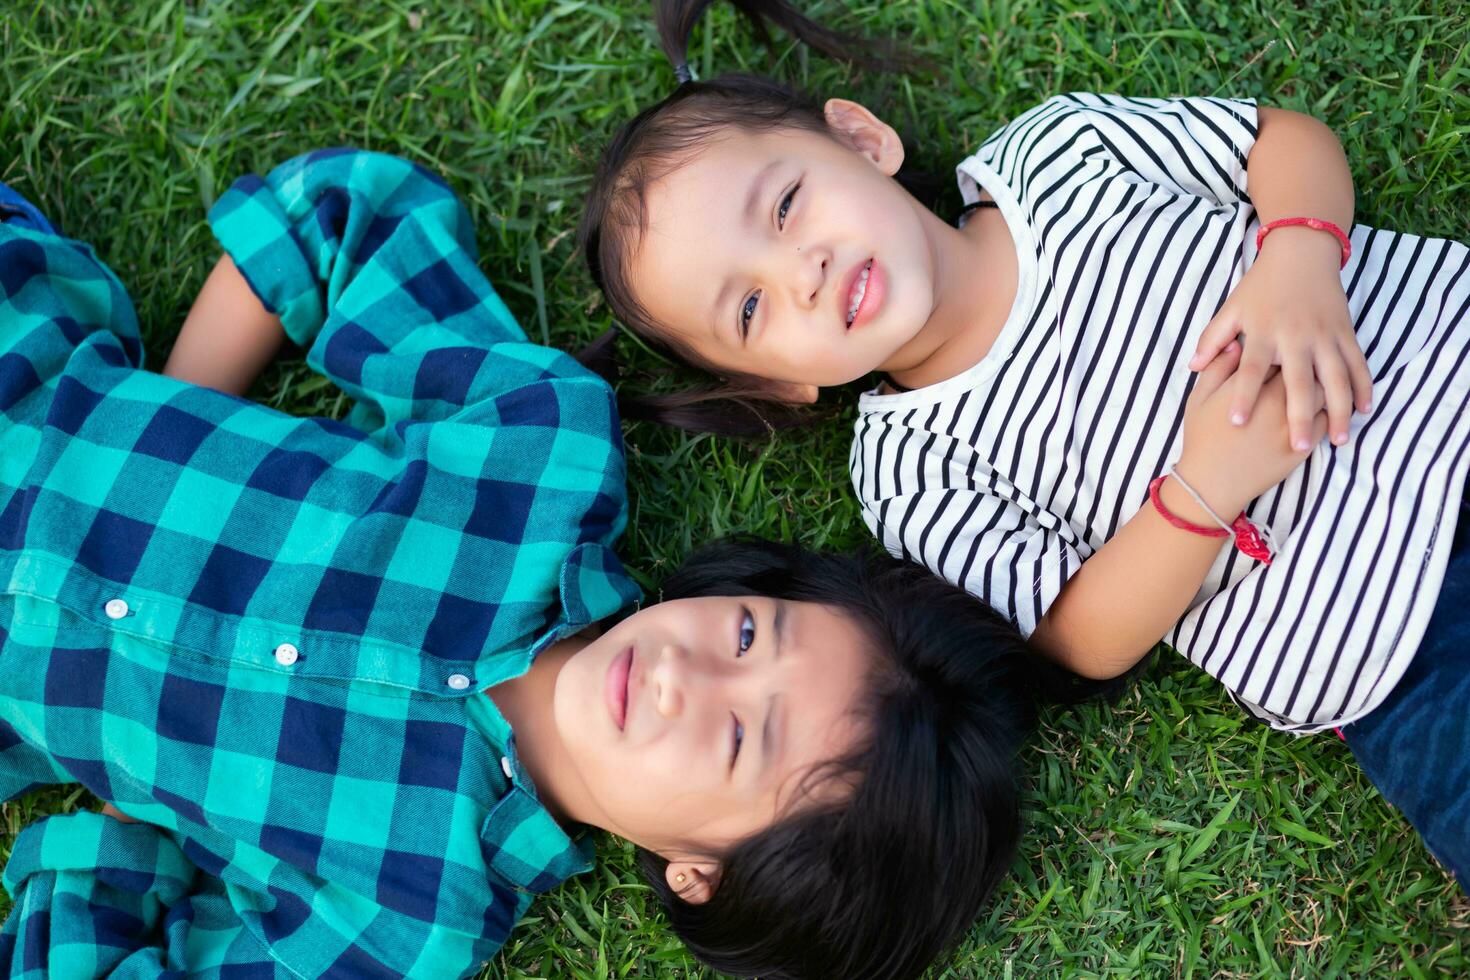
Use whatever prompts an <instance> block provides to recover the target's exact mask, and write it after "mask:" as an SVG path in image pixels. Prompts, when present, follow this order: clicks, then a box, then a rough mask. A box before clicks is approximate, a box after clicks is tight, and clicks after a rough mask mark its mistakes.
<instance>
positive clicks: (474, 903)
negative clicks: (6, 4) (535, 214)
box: [0, 150, 638, 977]
mask: <svg viewBox="0 0 1470 980" xmlns="http://www.w3.org/2000/svg"><path fill="white" fill-rule="evenodd" d="M210 222H211V225H212V227H213V229H214V232H215V234H216V236H217V237H218V238H219V240H220V243H221V244H222V245H223V246H224V248H225V250H226V251H227V252H228V253H229V254H230V255H231V256H232V258H233V259H234V261H235V263H236V264H237V265H238V267H239V268H240V270H241V271H242V272H243V273H244V275H245V278H246V279H247V281H248V282H249V283H250V285H251V287H252V288H253V289H254V290H255V292H256V293H257V294H258V295H259V296H260V298H261V300H262V301H263V302H264V303H265V305H266V306H267V307H268V308H270V309H271V310H273V311H275V312H276V313H278V314H279V315H280V316H281V318H282V322H283V323H284V325H285V329H286V331H287V333H288V334H289V335H290V336H291V338H292V339H293V340H294V341H296V342H297V343H298V344H300V345H302V346H303V347H305V348H306V349H307V362H308V363H309V364H310V365H311V366H312V367H313V368H314V369H316V370H317V371H319V372H321V373H322V374H323V375H324V376H326V377H327V378H330V379H331V380H332V381H333V382H335V383H336V384H337V385H338V386H339V387H341V388H342V390H343V391H345V392H346V393H347V394H348V395H349V396H350V397H351V398H352V399H353V400H354V402H355V407H354V408H353V410H352V412H351V414H350V416H349V417H348V419H347V421H346V422H345V423H341V422H334V421H331V420H326V419H315V418H313V419H304V418H294V417H290V416H287V415H283V414H281V413H279V412H276V411H273V410H271V409H269V408H266V407H264V406H262V405H258V404H255V403H253V402H249V401H245V400H242V399H238V398H233V397H230V396H228V395H224V394H221V393H219V392H215V391H210V390H206V389H203V388H198V387H195V386H192V385H188V384H184V383H180V382H178V381H174V380H172V379H169V378H165V377H162V376H160V375H157V374H153V373H150V372H147V371H144V370H142V349H141V345H140V343H139V339H138V330H137V323H136V319H135V315H134V313H133V309H132V306H131V304H130V302H129V300H128V297H127V295H126V293H125V292H124V290H123V288H122V286H121V284H120V283H119V282H118V280H117V278H116V277H115V276H114V275H113V274H112V272H111V271H110V270H108V269H107V268H106V266H104V265H103V264H102V263H101V262H100V261H99V260H98V259H97V258H96V256H95V255H94V254H93V252H92V250H91V249H90V248H89V247H88V246H86V245H83V244H81V243H78V242H74V241H69V240H66V239H62V238H58V237H52V236H47V235H43V234H39V233H33V232H30V231H26V230H21V229H19V228H17V227H15V226H14V225H3V224H0V549H3V550H0V658H3V662H0V796H3V798H6V799H9V798H13V797H15V796H16V795H18V794H20V793H22V792H24V791H25V790H27V789H28V788H30V787H32V786H36V785H40V784H47V783H59V782H79V783H82V784H84V785H85V786H86V787H87V788H88V789H90V790H91V791H92V792H94V793H96V794H97V795H98V796H100V797H102V798H104V799H108V800H112V801H114V802H115V803H116V804H117V805H118V807H119V808H120V809H122V810H123V811H124V812H126V813H128V814H130V815H132V816H135V817H138V818H139V819H141V820H143V821H145V823H143V824H137V825H123V824H121V823H119V822H117V821H114V820H111V819H106V818H103V817H101V816H99V815H96V814H91V813H80V814H74V815H71V816H58V817H51V818H49V819H47V820H44V821H42V822H40V823H38V824H36V825H33V826H31V827H29V828H27V829H26V830H25V831H23V832H22V834H21V835H20V837H19V838H18V839H17V841H16V844H15V849H14V852H13V853H12V855H11V857H10V860H9V863H8V865H7V867H6V869H5V886H6V888H7V889H8V890H9V891H10V892H11V894H12V896H14V897H15V910H14V912H13V913H12V915H11V916H10V918H9V920H8V921H7V922H6V925H5V929H4V932H3V935H0V958H3V959H5V960H7V961H8V963H9V966H10V970H11V974H12V975H13V976H22V975H23V976H36V977H40V976H43V975H49V976H52V977H80V976H93V975H99V974H103V973H107V974H109V975H111V976H129V977H132V976H158V975H178V976H183V975H189V976H196V975H219V976H228V977H254V976H276V975H281V976H300V977H361V976H398V975H412V976H424V977H430V976H432V977H452V976H461V975H464V974H466V973H468V972H472V971H473V970H474V969H476V968H477V967H478V966H479V964H481V962H482V961H484V960H486V959H488V958H489V957H490V956H491V955H492V954H493V953H494V952H495V951H496V949H497V948H498V947H499V946H500V945H501V943H502V942H503V941H504V940H505V937H506V935H507V934H508V933H509V931H510V929H511V927H512V926H513V924H514V923H515V921H516V919H517V918H518V917H519V916H520V915H521V914H522V913H523V912H524V910H525V908H526V906H527V904H528V903H529V901H530V899H531V895H532V893H535V892H539V891H544V890H546V889H549V888H551V887H553V886H554V885H556V884H558V883H560V882H561V881H563V880H564V879H565V878H566V877H567V876H568V875H571V874H573V873H575V872H577V871H581V870H584V869H586V868H587V867H588V861H589V857H590V853H589V851H588V850H587V848H586V846H585V844H579V843H576V842H574V841H573V840H571V839H570V838H569V837H568V836H567V835H566V833H564V832H563V831H562V830H561V829H560V828H559V827H558V826H557V824H556V823H555V822H554V821H553V820H552V819H551V817H550V816H549V815H548V813H547V812H546V810H545V809H544V808H543V807H542V806H541V804H540V803H539V802H538V801H537V799H536V795H535V791H534V788H533V787H532V786H531V784H530V783H529V781H528V780H527V778H526V775H525V773H524V772H523V771H522V770H521V768H520V767H519V764H518V762H517V761H516V754H515V751H514V745H513V740H512V738H511V733H510V731H509V729H508V727H507V726H506V723H505V721H504V720H503V719H502V718H501V717H500V715H499V714H498V713H497V712H496V711H495V708H494V706H493V704H491V702H490V701H489V699H488V698H486V697H484V696H482V695H480V694H479V693H478V692H480V691H482V690H483V689H485V688H487V687H489V686H491V685H493V684H496V683H498V682H500V681H503V680H505V679H507V678H510V677H514V676H517V675H519V674H521V673H523V672H524V671H525V670H526V669H527V668H528V667H529V665H530V663H531V660H532V658H533V657H535V655H536V654H537V652H538V651H540V650H542V649H544V648H545V647H546V646H547V645H549V644H550V643H552V642H553V641H555V640H556V639H558V638H560V637H563V636H565V635H567V634H569V633H571V632H573V631H576V630H578V629H580V628H582V627H583V626H585V625H587V624H589V623H591V622H595V621H597V620H599V619H602V618H604V617H607V616H609V615H612V614H614V613H616V612H617V611H619V610H620V609H622V608H623V607H625V606H627V605H628V604H630V603H631V602H633V601H634V600H635V599H636V598H637V595H638V592H637V589H636V587H635V586H634V585H633V583H632V582H631V580H630V579H628V577H627V576H626V574H625V573H624V571H623V569H622V567H621V565H620V564H619V563H618V561H617V559H616V557H614V555H613V554H612V552H611V551H610V550H609V549H610V547H611V545H612V544H613V542H614V540H615V539H616V538H617V537H618V535H619V534H620V533H621V531H622V529H623V526H624V523H625V521H626V498H625V490H624V475H625V474H624V460H623V456H622V440H621V434H620V431H619V426H618V419H617V415H616V410H615V407H614V402H613V399H612V393H611V391H610V390H609V389H608V387H607V386H606V384H604V383H603V382H602V381H601V380H600V379H598V378H596V377H594V376H593V375H591V374H589V373H588V372H587V371H585V370H584V369H583V368H581V367H580V366H579V365H578V364H577V363H576V362H575V361H574V360H572V359H571V358H569V357H567V356H566V355H565V354H562V353H559V352H556V351H553V350H549V349H547V348H545V347H540V346H537V345H533V344H531V343H529V342H527V340H526V338H525V335H524V334H523V333H522V332H521V330H520V329H519V328H518V327H517V326H516V324H515V322H514V320H513V318H512V317H511V315H510V314H509V312H508V311H507V310H506V308H505V306H504V304H503V303H502V302H501V301H500V299H499V297H497V296H496V294H495V292H494V290H493V289H492V288H491V286H490V283H489V282H487V281H486V279H485V278H484V276H483V275H482V274H481V273H480V271H479V269H478V267H477V265H476V252H475V247H474V236H473V232H472V229H471V227H470V223H469V220H468V217H467V215H466V214H465V212H464V210H463V208H462V207H461V206H460V204H459V202H458V201H457V200H456V199H455V197H454V195H453V194H452V193H451V192H450V191H449V190H448V189H447V188H446V187H445V186H444V184H443V183H442V182H441V181H439V180H438V179H437V178H435V177H434V176H433V175H432V174H429V173H428V172H426V171H424V170H422V169H421V168H418V167H416V166H415V165H413V164H410V163H408V162H405V161H403V160H399V159H396V158H393V157H388V156H382V155H378V154H370V153H362V152H355V151H343V150H337V151H325V152H320V153H313V154H310V155H307V156H303V157H300V158H298V159H295V160H292V161H291V162H289V163H287V164H285V165H283V166H281V167H280V168H278V169H277V170H275V171H274V172H273V173H271V175H270V176H269V177H268V178H267V179H266V180H264V181H262V180H260V179H259V178H255V177H247V178H245V179H243V180H241V181H239V182H238V183H236V184H235V185H234V187H233V188H231V189H230V191H229V192H228V193H226V194H225V195H224V196H223V197H222V198H221V199H220V201H219V203H218V204H217V205H216V206H215V207H214V209H213V210H212V211H211V213H210Z"/></svg>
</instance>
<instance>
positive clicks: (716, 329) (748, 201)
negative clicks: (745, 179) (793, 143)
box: [710, 160, 782, 340]
mask: <svg viewBox="0 0 1470 980" xmlns="http://www.w3.org/2000/svg"><path fill="white" fill-rule="evenodd" d="M781 163H782V161H781V160H772V161H771V162H770V163H768V164H766V165H765V166H764V167H762V168H761V169H760V172H759V173H757V174H756V175H755V179H754V180H752V181H751V182H750V190H748V191H747V192H746V194H745V208H744V210H743V211H742V216H743V218H744V219H745V223H746V224H750V222H751V221H752V220H754V218H755V212H756V209H757V208H759V207H760V203H761V200H762V198H764V197H765V184H766V181H768V180H770V178H771V175H772V174H773V173H775V171H776V168H777V167H779V166H781ZM729 292H730V280H729V279H726V280H725V281H724V282H722V283H721V284H720V291H719V292H718V293H717V294H716V295H715V303H714V307H713V308H712V309H711V310H710V317H711V323H710V332H711V333H713V334H714V335H715V339H716V340H718V339H719V336H720V311H721V310H723V309H724V308H725V302H726V299H725V297H726V296H727V294H728V293H729ZM735 333H736V334H737V338H736V339H739V338H738V334H739V333H740V329H739V327H738V326H737V327H736V328H735Z"/></svg>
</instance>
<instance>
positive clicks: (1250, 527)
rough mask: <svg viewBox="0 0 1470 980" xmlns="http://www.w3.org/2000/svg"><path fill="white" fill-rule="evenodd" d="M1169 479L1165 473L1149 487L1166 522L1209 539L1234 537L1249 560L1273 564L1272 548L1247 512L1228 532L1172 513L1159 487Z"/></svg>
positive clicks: (1157, 508) (1233, 522)
mask: <svg viewBox="0 0 1470 980" xmlns="http://www.w3.org/2000/svg"><path fill="white" fill-rule="evenodd" d="M1168 478H1169V474H1167V473H1165V474H1164V475H1163V476H1159V477H1155V478H1154V479H1153V481H1152V482H1151V483H1149V485H1148V499H1149V500H1151V501H1153V504H1154V510H1157V511H1158V512H1159V514H1160V516H1162V517H1163V518H1164V520H1166V521H1168V522H1169V523H1170V524H1171V525H1172V526H1174V527H1177V528H1179V529H1180V530H1181V531H1188V532H1189V533H1191V534H1200V535H1203V536H1205V537H1207V538H1228V537H1230V536H1231V535H1234V537H1235V547H1236V548H1237V549H1239V550H1240V552H1241V553H1242V554H1244V555H1245V556H1246V557H1247V558H1254V559H1255V560H1256V561H1258V562H1260V563H1261V564H1263V565H1269V564H1271V546H1270V545H1269V544H1267V543H1266V539H1265V538H1264V537H1262V536H1261V531H1260V529H1259V528H1258V527H1256V526H1255V525H1254V524H1252V523H1251V519H1250V518H1249V517H1246V516H1245V511H1241V512H1240V516H1239V517H1237V518H1236V519H1235V520H1233V521H1231V522H1230V530H1228V531H1227V530H1226V529H1225V528H1223V527H1201V526H1200V525H1198V524H1194V523H1191V522H1189V521H1186V520H1185V519H1184V518H1182V517H1179V516H1177V515H1175V514H1173V513H1171V512H1170V510H1169V508H1167V507H1165V506H1164V497H1163V495H1162V494H1160V493H1159V487H1161V486H1163V485H1164V481H1165V480H1167V479H1168Z"/></svg>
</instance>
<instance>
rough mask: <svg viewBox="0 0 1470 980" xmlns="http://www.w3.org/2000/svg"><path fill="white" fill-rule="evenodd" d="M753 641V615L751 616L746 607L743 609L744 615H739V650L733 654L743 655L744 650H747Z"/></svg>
mask: <svg viewBox="0 0 1470 980" xmlns="http://www.w3.org/2000/svg"><path fill="white" fill-rule="evenodd" d="M754 643H755V617H753V616H751V614H750V610H748V609H747V610H746V611H745V615H744V616H742V617H740V652H739V653H737V654H735V656H737V657H741V656H744V655H745V652H746V651H747V650H749V649H750V647H751V645H752V644H754Z"/></svg>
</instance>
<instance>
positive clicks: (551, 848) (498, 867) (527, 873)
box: [480, 712, 593, 892]
mask: <svg viewBox="0 0 1470 980" xmlns="http://www.w3.org/2000/svg"><path fill="white" fill-rule="evenodd" d="M496 714H499V712H496ZM504 758H505V759H506V760H507V762H508V763H509V767H510V788H509V789H508V790H507V791H506V794H505V795H504V796H503V797H501V798H500V801H499V802H498V803H496V804H495V806H493V807H491V808H490V813H489V814H488V815H487V816H486V817H485V823H484V825H483V826H482V827H481V828H480V846H481V848H482V849H483V851H484V854H485V861H486V863H487V864H488V865H489V866H490V869H491V870H492V871H494V872H495V873H496V874H498V875H500V876H501V877H502V878H504V879H505V880H507V881H509V882H510V883H511V884H513V885H515V886H517V887H519V888H524V889H525V890H527V891H531V892H545V891H550V890H551V889H552V888H555V887H556V886H557V885H560V884H561V883H562V882H564V881H566V880H567V879H568V878H570V877H571V876H572V875H576V874H581V873H582V872H584V871H591V870H592V859H593V848H592V841H591V839H590V836H589V835H580V836H579V838H576V839H574V838H573V837H572V836H571V835H570V834H568V833H567V832H566V831H565V830H563V829H562V827H561V824H559V823H557V822H556V820H555V819H554V818H553V817H552V816H551V814H550V813H549V812H548V811H547V809H546V807H544V806H542V804H541V801H540V800H539V799H538V798H537V797H536V790H535V787H534V786H533V785H532V784H531V780H530V777H529V776H528V775H527V774H526V771H525V769H523V768H522V767H521V762H520V759H519V758H518V757H517V755H516V750H515V738H514V737H513V736H512V737H510V738H508V739H507V740H506V743H505V756H504Z"/></svg>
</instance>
